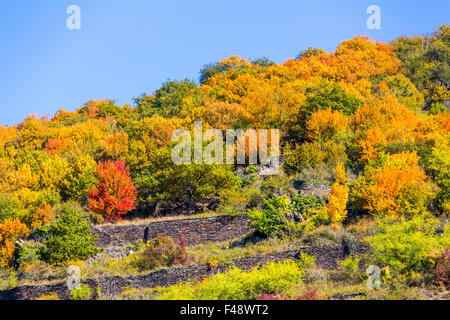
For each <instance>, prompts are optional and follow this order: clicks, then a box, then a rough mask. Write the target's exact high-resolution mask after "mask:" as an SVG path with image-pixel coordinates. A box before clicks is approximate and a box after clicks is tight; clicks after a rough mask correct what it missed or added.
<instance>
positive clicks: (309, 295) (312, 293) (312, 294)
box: [257, 286, 324, 300]
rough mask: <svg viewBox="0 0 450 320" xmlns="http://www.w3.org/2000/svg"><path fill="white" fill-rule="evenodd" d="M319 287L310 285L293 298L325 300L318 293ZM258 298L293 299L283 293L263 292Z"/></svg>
mask: <svg viewBox="0 0 450 320" xmlns="http://www.w3.org/2000/svg"><path fill="white" fill-rule="evenodd" d="M317 290H318V289H317V288H313V287H311V286H308V288H306V290H305V291H304V292H303V293H302V294H301V295H300V296H297V297H295V298H294V299H292V300H324V298H322V297H320V296H319V295H318V294H317ZM257 300H291V299H290V298H289V297H288V296H285V295H283V294H279V293H276V294H267V293H263V294H262V295H260V296H259V298H258V299H257Z"/></svg>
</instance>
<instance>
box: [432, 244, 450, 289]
mask: <svg viewBox="0 0 450 320" xmlns="http://www.w3.org/2000/svg"><path fill="white" fill-rule="evenodd" d="M432 279H433V283H434V285H436V286H438V287H443V288H445V290H450V250H449V249H446V250H444V251H443V252H442V254H441V256H440V257H439V258H438V259H437V260H436V265H435V267H434V271H433V273H432Z"/></svg>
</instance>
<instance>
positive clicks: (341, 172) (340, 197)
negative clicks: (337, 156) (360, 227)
mask: <svg viewBox="0 0 450 320" xmlns="http://www.w3.org/2000/svg"><path fill="white" fill-rule="evenodd" d="M334 172H335V174H336V181H335V183H334V184H333V185H332V186H331V193H330V195H329V197H328V204H327V212H328V217H329V218H330V220H331V222H333V223H337V222H342V221H344V219H345V218H346V217H347V210H346V207H347V201H348V194H349V187H348V186H347V185H346V184H345V183H346V181H347V178H346V173H345V167H344V164H343V163H342V162H339V163H338V165H337V166H336V168H335V170H334Z"/></svg>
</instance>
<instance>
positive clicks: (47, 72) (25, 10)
mask: <svg viewBox="0 0 450 320" xmlns="http://www.w3.org/2000/svg"><path fill="white" fill-rule="evenodd" d="M72 4H75V5H78V6H79V7H80V8H81V30H68V29H67V28H66V20H67V18H68V17H69V15H68V14H67V13H66V9H67V7H68V6H69V5H72ZM371 4H375V5H378V6H379V7H380V8H381V20H382V29H381V30H368V29H367V27H366V20H367V18H368V14H366V9H367V7H368V6H369V5H371ZM449 12H450V2H449V1H447V0H439V1H437V0H427V1H416V0H409V1H403V0H402V1H400V0H396V1H392V0H371V1H365V0H346V1H334V0H315V1H311V0H308V1H301V0H292V1H288V0H278V1H264V0H259V1H253V0H239V1H235V0H226V1H222V0H198V1H196V0H191V1H189V0H178V1H174V0H164V1H163V0H160V1H153V0H127V1H125V0H69V1H66V0H39V1H36V0H1V2H0V111H1V117H0V125H12V124H16V123H18V122H21V121H22V120H23V119H24V117H25V116H27V115H29V114H37V115H38V116H41V115H49V116H52V115H53V114H54V113H55V112H56V111H58V110H59V109H60V108H63V109H66V110H75V109H76V108H78V107H80V106H82V105H83V104H84V103H85V102H86V101H88V100H89V99H91V98H92V99H104V98H115V99H118V103H119V104H121V105H122V104H124V103H127V102H132V99H133V97H136V96H139V95H140V94H142V93H144V92H147V93H151V92H153V91H154V90H156V89H157V88H159V87H160V86H161V84H162V83H163V82H164V81H166V80H168V79H184V78H190V79H198V76H199V70H200V69H201V67H202V66H203V65H204V64H207V63H210V62H214V61H217V60H221V59H224V58H226V57H229V56H231V55H234V54H237V55H239V56H242V57H245V58H258V57H262V56H266V57H268V58H269V59H271V60H273V61H275V62H278V63H279V62H283V61H285V60H286V59H287V58H289V57H295V55H296V54H297V53H298V52H299V51H301V50H304V49H306V48H307V47H309V46H312V47H318V48H322V49H324V50H326V51H328V52H330V51H334V50H335V48H336V46H337V45H338V44H339V42H340V41H342V40H345V39H349V38H352V37H353V36H356V35H359V34H366V35H369V36H370V37H371V38H372V39H374V40H380V41H390V40H392V39H394V38H396V37H398V36H401V35H409V36H411V35H415V34H421V33H423V32H426V31H432V30H433V29H434V28H437V27H439V26H440V25H442V24H444V23H450V21H449V19H448V18H449V14H448V13H449Z"/></svg>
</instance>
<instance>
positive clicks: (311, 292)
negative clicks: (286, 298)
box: [294, 286, 324, 300]
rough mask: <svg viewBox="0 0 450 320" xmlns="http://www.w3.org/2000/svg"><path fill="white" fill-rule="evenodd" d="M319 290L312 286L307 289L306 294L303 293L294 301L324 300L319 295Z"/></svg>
mask: <svg viewBox="0 0 450 320" xmlns="http://www.w3.org/2000/svg"><path fill="white" fill-rule="evenodd" d="M317 290H318V289H317V288H313V287H311V286H308V288H306V290H305V292H303V293H302V294H301V295H300V296H298V297H295V299H294V300H324V298H323V297H320V296H319V295H318V294H317Z"/></svg>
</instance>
